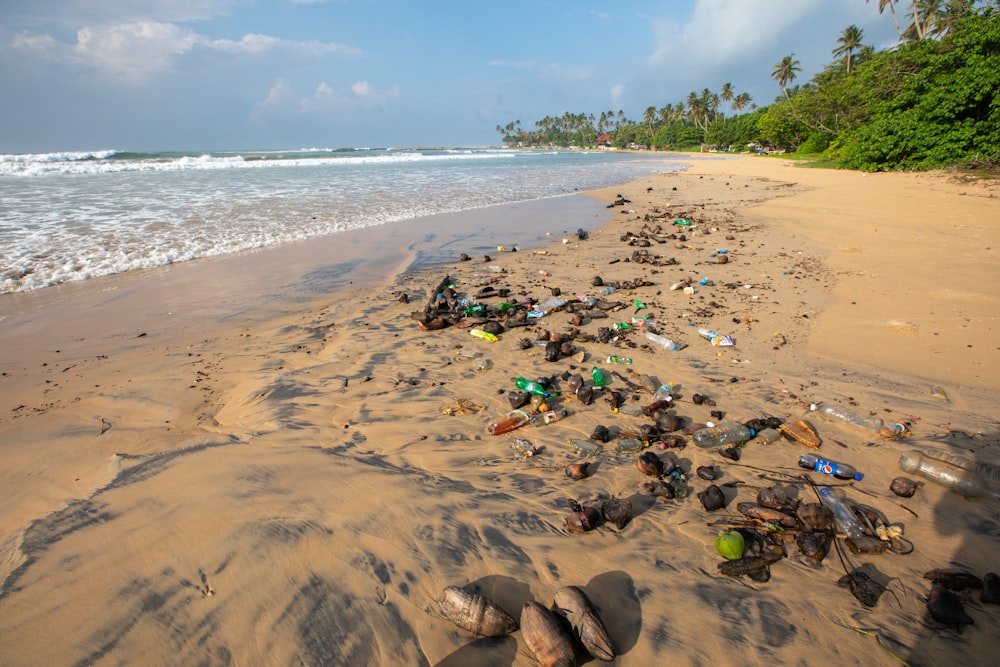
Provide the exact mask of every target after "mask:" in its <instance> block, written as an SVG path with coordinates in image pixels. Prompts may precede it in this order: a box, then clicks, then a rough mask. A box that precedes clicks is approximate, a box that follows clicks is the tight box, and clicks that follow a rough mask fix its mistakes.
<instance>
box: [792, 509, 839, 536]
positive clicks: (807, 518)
mask: <svg viewBox="0 0 1000 667" xmlns="http://www.w3.org/2000/svg"><path fill="white" fill-rule="evenodd" d="M795 514H796V516H798V517H799V521H801V522H802V525H803V526H805V527H806V528H807V529H808V530H814V531H827V530H830V529H831V528H833V512H831V511H830V508H829V507H827V506H826V505H823V504H821V503H806V504H805V505H802V506H801V507H799V508H798V510H796V512H795Z"/></svg>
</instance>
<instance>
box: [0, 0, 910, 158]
mask: <svg viewBox="0 0 1000 667" xmlns="http://www.w3.org/2000/svg"><path fill="white" fill-rule="evenodd" d="M877 5H878V2H874V1H873V2H871V3H866V2H865V0H676V1H660V2H653V1H650V0H632V1H627V2H587V1H574V0H562V1H560V0H504V2H484V1H481V0H433V1H432V0H4V2H3V3H0V91H2V94H0V128H3V129H2V130H0V153H22V152H47V151H59V150H99V149H109V148H113V149H118V150H141V151H147V150H195V149H203V150H213V149H215V150H220V149H237V150H238V149H252V148H261V149H264V148H301V147H342V146H380V147H384V146H427V145H435V146H443V145H447V146H488V145H496V144H497V143H498V142H499V135H498V134H497V132H496V130H495V128H496V126H497V125H505V124H506V123H508V122H510V121H514V120H520V121H521V123H522V125H524V126H527V127H532V126H533V124H534V121H536V120H538V119H540V118H542V117H544V116H546V115H552V116H558V115H561V114H562V113H563V112H566V111H570V112H573V113H592V114H594V115H595V116H599V115H600V113H601V112H602V111H609V110H610V111H615V112H617V111H618V110H619V109H621V110H623V111H624V112H625V114H626V116H628V117H629V118H632V119H637V120H638V119H641V118H642V114H643V112H644V110H645V109H646V108H647V107H649V106H655V107H657V108H659V107H662V106H664V105H665V104H668V103H670V104H673V103H676V102H682V101H684V99H685V98H686V97H687V94H688V93H689V92H691V91H692V90H695V91H699V92H700V91H701V90H702V89H703V88H709V89H710V90H713V91H718V90H719V89H720V88H721V87H722V85H723V84H724V83H727V82H729V83H732V84H733V87H734V88H735V89H736V91H737V92H743V91H745V92H748V93H750V95H751V96H752V98H753V100H754V102H755V103H757V104H759V105H762V106H763V105H765V104H768V103H770V102H771V101H773V100H774V98H775V96H777V95H778V94H779V92H780V91H779V89H778V87H777V84H776V83H775V82H774V81H773V80H772V79H771V77H770V74H771V71H772V69H773V66H774V64H775V63H776V62H778V61H779V60H781V58H782V57H783V56H785V55H787V54H789V53H794V54H795V57H796V58H797V59H798V60H799V61H800V62H801V66H802V72H801V74H800V75H799V79H798V80H797V83H804V82H806V81H807V80H808V79H809V78H810V77H811V76H812V75H813V74H815V73H816V72H817V71H819V70H820V69H821V68H822V67H823V66H825V65H826V64H828V63H830V62H831V61H832V60H833V56H832V54H831V51H832V50H833V49H834V48H835V47H836V45H837V43H836V41H837V38H838V37H839V36H840V34H841V33H842V32H843V29H844V28H845V27H847V26H848V25H850V24H856V25H858V26H860V27H861V28H863V30H864V36H865V39H864V43H866V44H871V45H873V46H875V47H876V48H885V47H887V46H890V45H892V44H894V43H895V42H896V32H895V26H894V25H893V22H892V19H891V17H890V16H889V15H888V14H885V15H883V16H880V15H879V13H878V9H877Z"/></svg>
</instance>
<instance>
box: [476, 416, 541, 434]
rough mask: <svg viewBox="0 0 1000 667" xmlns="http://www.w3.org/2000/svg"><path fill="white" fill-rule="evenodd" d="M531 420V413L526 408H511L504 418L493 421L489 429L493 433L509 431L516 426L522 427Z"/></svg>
mask: <svg viewBox="0 0 1000 667" xmlns="http://www.w3.org/2000/svg"><path fill="white" fill-rule="evenodd" d="M530 421H531V415H530V414H528V413H527V412H525V411H524V410H511V411H510V412H508V413H507V416H506V417H504V418H503V419H498V420H496V421H495V422H492V423H491V424H490V425H489V426H488V427H487V430H488V431H489V432H490V433H492V434H493V435H501V434H503V433H508V432H510V431H513V430H514V429H516V428H521V427H522V426H524V425H525V424H527V423H528V422H530Z"/></svg>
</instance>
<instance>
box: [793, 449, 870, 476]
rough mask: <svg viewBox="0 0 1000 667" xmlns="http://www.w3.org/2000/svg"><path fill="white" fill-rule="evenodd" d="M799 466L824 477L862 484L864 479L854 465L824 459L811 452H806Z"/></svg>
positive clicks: (800, 457) (801, 457) (802, 455)
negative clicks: (849, 480)
mask: <svg viewBox="0 0 1000 667" xmlns="http://www.w3.org/2000/svg"><path fill="white" fill-rule="evenodd" d="M799 466H800V467H802V468H806V469H807V470H814V471H816V472H821V473H823V474H824V475H833V476H834V477H839V478H840V479H853V480H854V481H856V482H860V481H861V478H862V477H864V475H862V474H861V473H859V472H858V471H857V469H856V468H855V467H854V466H852V465H848V464H846V463H837V462H836V461H830V460H828V459H822V458H820V457H818V456H816V455H815V454H812V453H810V452H806V453H804V454H801V455H800V456H799Z"/></svg>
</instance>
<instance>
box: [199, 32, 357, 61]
mask: <svg viewBox="0 0 1000 667" xmlns="http://www.w3.org/2000/svg"><path fill="white" fill-rule="evenodd" d="M205 45H206V46H208V47H210V48H213V49H218V50H219V51H225V52H227V53H241V54H249V55H256V54H260V53H264V52H267V51H274V50H278V49H284V50H288V51H291V52H293V53H298V54H300V55H303V56H309V57H318V56H325V55H341V56H348V57H352V58H356V57H359V56H361V55H362V52H361V50H360V49H356V48H354V47H353V46H348V45H346V44H337V43H335V42H317V41H309V42H295V41H292V40H288V39H281V38H279V37H271V36H270V35H258V34H254V33H251V34H248V35H243V37H242V38H241V39H240V40H239V41H235V40H232V39H215V40H211V41H206V42H205Z"/></svg>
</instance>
